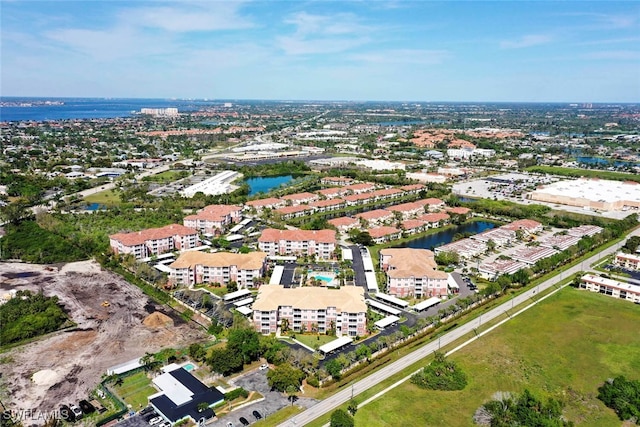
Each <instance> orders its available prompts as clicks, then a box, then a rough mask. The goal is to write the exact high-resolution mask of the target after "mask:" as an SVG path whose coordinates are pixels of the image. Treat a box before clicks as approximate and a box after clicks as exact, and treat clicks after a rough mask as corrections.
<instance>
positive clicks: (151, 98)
mask: <svg viewBox="0 0 640 427" xmlns="http://www.w3.org/2000/svg"><path fill="white" fill-rule="evenodd" d="M7 98H18V99H101V100H158V101H203V102H218V101H219V102H230V101H233V102H249V101H259V102H292V103H293V102H295V103H300V102H320V103H411V104H416V103H422V104H456V103H458V104H632V105H633V104H640V101H515V100H514V101H445V100H432V101H426V100H422V101H420V100H384V99H368V100H349V99H304V98H298V99H293V98H291V99H287V98H281V99H276V98H208V97H202V98H191V97H185V98H178V97H126V96H125V97H120V96H115V97H113V96H32V95H29V96H22V95H0V99H7Z"/></svg>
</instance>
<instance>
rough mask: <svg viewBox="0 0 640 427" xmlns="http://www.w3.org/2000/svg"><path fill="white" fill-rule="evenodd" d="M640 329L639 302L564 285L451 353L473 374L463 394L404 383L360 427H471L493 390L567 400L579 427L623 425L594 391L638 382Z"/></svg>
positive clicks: (369, 409) (363, 415)
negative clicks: (615, 380) (621, 379)
mask: <svg viewBox="0 0 640 427" xmlns="http://www.w3.org/2000/svg"><path fill="white" fill-rule="evenodd" d="M638 325H640V307H638V306H637V305H634V304H631V303H629V302H626V301H620V300H616V299H614V298H610V297H605V296H603V295H599V294H592V293H588V292H585V291H579V290H576V289H573V288H565V289H564V290H562V291H561V292H559V293H557V294H556V295H554V296H552V297H550V298H548V299H547V300H545V301H543V302H541V303H540V304H539V305H538V306H537V307H535V308H532V309H530V310H528V311H527V312H525V313H524V314H522V315H520V316H518V317H516V318H514V319H513V320H511V321H510V322H507V323H506V324H505V325H503V326H501V327H500V328H498V329H497V330H496V331H494V332H492V333H490V334H487V335H486V336H484V337H482V338H481V339H479V340H477V341H475V342H474V343H472V344H470V345H469V346H467V347H465V348H464V349H462V350H460V351H459V352H457V353H455V354H453V355H452V356H451V358H452V359H453V360H455V361H456V362H458V363H459V364H460V366H461V367H462V369H463V370H464V371H465V372H466V373H467V375H468V379H469V384H468V386H467V387H466V388H465V389H464V390H462V391H455V392H437V391H426V390H421V389H419V388H417V387H416V386H414V385H413V384H411V383H409V382H405V383H403V384H402V385H400V386H399V387H397V388H396V389H394V390H392V391H391V392H389V393H387V394H385V395H384V396H383V397H382V398H379V399H377V400H375V401H373V402H371V403H369V404H368V405H366V406H364V407H362V408H360V410H359V411H358V413H357V414H356V417H355V420H356V425H362V426H398V425H421V426H441V425H446V426H471V425H473V422H472V416H473V413H474V412H475V410H476V409H477V408H478V407H479V406H480V405H482V403H484V402H485V401H487V400H489V399H491V396H492V395H493V394H494V393H495V392H496V391H514V392H521V391H522V390H524V389H525V388H529V389H530V390H531V391H532V392H533V393H534V394H536V395H539V396H543V397H554V398H558V399H561V400H563V401H564V402H565V404H566V406H565V416H566V417H567V418H568V419H569V420H572V421H574V422H575V423H576V425H581V426H594V427H595V426H619V425H620V424H621V423H620V421H618V419H617V417H616V416H615V414H614V413H613V411H611V410H609V409H608V408H606V407H605V406H604V405H603V404H602V402H600V401H599V400H597V399H596V395H597V388H598V386H599V385H600V384H601V383H602V382H603V381H604V380H605V379H607V378H610V377H614V376H616V375H619V374H622V375H626V376H627V377H628V378H635V379H638V378H640V334H638V333H637V332H638ZM408 396H410V397H411V398H410V399H408V398H407V397H408Z"/></svg>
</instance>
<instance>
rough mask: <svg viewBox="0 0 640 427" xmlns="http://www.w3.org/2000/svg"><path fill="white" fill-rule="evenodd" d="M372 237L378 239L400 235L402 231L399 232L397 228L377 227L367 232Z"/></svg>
mask: <svg viewBox="0 0 640 427" xmlns="http://www.w3.org/2000/svg"><path fill="white" fill-rule="evenodd" d="M367 231H368V232H369V234H370V235H371V237H373V238H374V239H375V238H377V237H384V236H389V235H391V234H396V233H400V232H401V230H398V229H397V228H395V227H375V228H370V229H368V230H367Z"/></svg>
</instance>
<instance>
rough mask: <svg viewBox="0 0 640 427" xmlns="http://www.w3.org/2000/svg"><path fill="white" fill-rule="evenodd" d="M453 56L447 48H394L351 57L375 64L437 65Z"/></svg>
mask: <svg viewBox="0 0 640 427" xmlns="http://www.w3.org/2000/svg"><path fill="white" fill-rule="evenodd" d="M450 57H451V54H450V53H449V52H448V51H446V50H426V49H392V50H384V51H377V52H370V53H357V54H354V55H351V57H350V58H351V59H353V60H354V61H359V62H368V63H373V64H414V65H436V64H441V63H443V62H444V61H445V60H447V59H448V58H450Z"/></svg>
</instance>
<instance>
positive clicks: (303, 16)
mask: <svg viewBox="0 0 640 427" xmlns="http://www.w3.org/2000/svg"><path fill="white" fill-rule="evenodd" d="M284 23H285V24H289V25H293V26H294V27H295V31H294V32H293V34H290V35H286V36H279V37H276V38H275V41H276V44H277V46H278V47H279V48H280V49H281V50H283V51H284V52H285V53H286V54H287V55H310V54H323V53H337V52H344V51H347V50H350V49H353V48H356V47H360V46H362V45H364V44H366V43H369V42H370V41H371V38H370V37H369V35H370V34H371V33H372V32H374V31H376V29H375V28H374V27H371V26H367V25H364V24H362V23H360V22H359V19H358V18H357V17H356V16H355V15H353V14H348V13H338V14H335V15H312V14H309V13H306V12H299V13H295V14H292V15H289V16H288V17H287V18H285V20H284Z"/></svg>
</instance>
